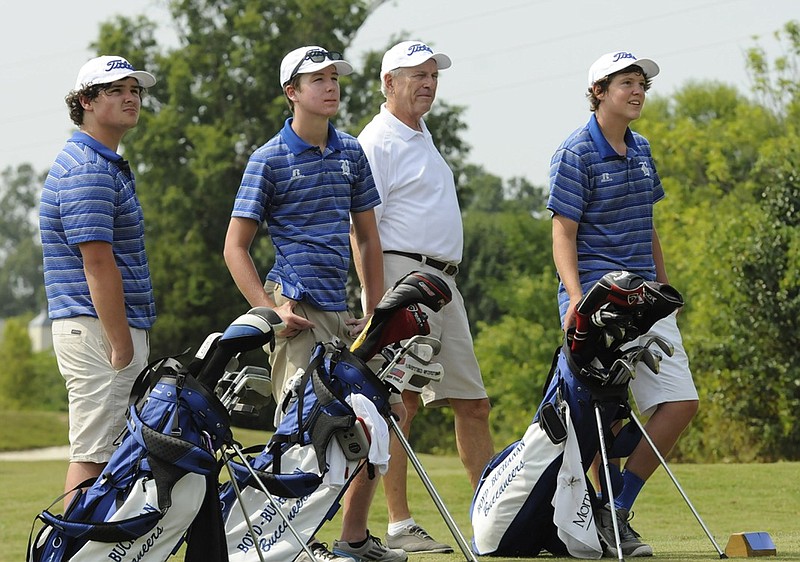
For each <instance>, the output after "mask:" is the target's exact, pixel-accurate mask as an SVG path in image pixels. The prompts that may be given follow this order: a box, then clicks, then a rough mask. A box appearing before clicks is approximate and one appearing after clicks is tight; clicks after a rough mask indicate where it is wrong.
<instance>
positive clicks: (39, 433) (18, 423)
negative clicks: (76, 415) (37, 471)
mask: <svg viewBox="0 0 800 562" xmlns="http://www.w3.org/2000/svg"><path fill="white" fill-rule="evenodd" d="M68 435H69V426H68V422H67V413H66V412H30V411H23V412H19V411H14V410H5V409H2V410H0V452H2V451H18V450H21V449H31V448H36V447H55V446H58V445H66V444H67V443H68V442H69V437H68Z"/></svg>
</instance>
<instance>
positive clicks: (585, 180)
mask: <svg viewBox="0 0 800 562" xmlns="http://www.w3.org/2000/svg"><path fill="white" fill-rule="evenodd" d="M588 194H589V174H588V172H587V170H586V166H585V165H584V162H583V160H582V159H581V158H580V157H579V156H578V155H577V154H575V153H574V152H573V151H571V150H569V149H566V148H561V149H559V150H558V151H556V153H555V154H554V155H553V158H552V159H551V161H550V196H549V198H548V200H547V208H548V209H549V210H550V211H551V212H552V213H553V214H557V215H562V216H564V217H566V218H568V219H570V220H573V221H575V222H580V220H581V217H582V216H583V210H584V208H585V206H586V201H587V199H588Z"/></svg>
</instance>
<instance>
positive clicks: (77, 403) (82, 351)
mask: <svg viewBox="0 0 800 562" xmlns="http://www.w3.org/2000/svg"><path fill="white" fill-rule="evenodd" d="M52 331H53V349H54V351H55V354H56V360H57V361H58V369H59V370H60V371H61V376H62V377H63V378H64V382H65V383H66V387H67V395H68V397H69V443H70V451H69V460H70V461H71V462H93V463H105V462H108V460H109V459H110V458H111V454H112V453H113V452H114V450H115V449H116V448H117V445H116V443H115V442H116V440H117V438H118V437H119V435H120V434H121V433H122V431H123V429H125V413H126V411H127V410H128V399H129V398H130V392H131V387H132V386H133V383H134V381H135V380H136V377H137V376H138V375H139V373H140V372H141V371H142V370H143V369H144V368H145V367H147V357H148V355H149V353H150V344H149V340H148V333H147V331H146V330H141V329H138V328H131V336H132V337H133V350H134V351H133V360H132V361H131V363H130V365H128V366H127V367H125V368H124V369H121V370H119V371H117V370H116V369H114V368H113V367H112V366H111V346H110V345H109V343H108V339H107V338H106V337H105V334H104V333H103V328H102V325H101V323H100V320H98V319H97V318H94V317H91V316H77V317H75V318H63V319H59V320H54V321H53V326H52Z"/></svg>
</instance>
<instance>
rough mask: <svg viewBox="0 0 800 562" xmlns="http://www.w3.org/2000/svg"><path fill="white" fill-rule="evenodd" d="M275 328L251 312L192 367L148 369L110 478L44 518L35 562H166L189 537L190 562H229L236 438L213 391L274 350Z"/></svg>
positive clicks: (32, 554) (259, 312) (32, 548)
mask: <svg viewBox="0 0 800 562" xmlns="http://www.w3.org/2000/svg"><path fill="white" fill-rule="evenodd" d="M277 323H280V318H279V317H277V315H275V314H274V312H273V311H271V310H270V309H263V308H256V309H252V310H251V311H250V312H248V313H247V314H245V315H242V316H240V317H239V318H237V319H236V320H235V321H234V322H233V323H232V324H231V325H230V326H229V327H228V328H227V329H226V330H225V332H224V333H222V334H219V333H216V334H212V336H210V337H209V338H208V339H207V340H206V342H205V343H204V345H203V346H202V347H201V349H200V350H199V351H198V353H197V354H196V356H195V358H194V359H193V360H192V361H191V363H190V364H189V365H188V366H186V367H184V366H183V365H182V364H181V363H180V362H179V361H178V360H177V359H176V358H166V359H162V360H159V361H156V362H154V363H153V364H151V365H150V366H148V368H147V369H145V370H144V371H143V372H142V374H141V375H140V376H139V377H138V379H137V381H136V383H135V384H134V387H133V391H132V394H131V401H130V402H131V404H130V408H129V410H128V412H127V429H126V431H125V432H124V433H123V435H122V438H121V442H120V445H119V447H118V448H117V449H116V451H115V452H114V453H113V455H112V456H111V459H110V460H109V462H108V464H107V465H106V467H105V468H104V470H103V473H102V474H101V475H100V476H99V477H98V478H97V479H96V480H94V481H93V482H92V481H87V482H84V483H83V484H81V485H80V486H79V487H78V488H76V490H74V492H75V494H74V496H73V498H72V500H71V502H70V504H69V506H68V507H67V509H66V510H65V513H64V514H63V515H54V514H53V513H51V512H50V511H49V509H50V508H52V505H51V506H50V508H48V509H46V510H44V511H43V512H42V513H40V514H39V515H38V516H37V518H38V519H39V520H41V521H42V522H43V523H44V526H43V527H42V529H41V530H40V531H39V533H38V535H37V537H36V539H35V540H34V541H33V542H32V544H29V548H28V553H27V554H28V555H27V560H31V561H39V560H41V561H47V562H58V561H65V560H72V561H77V560H82V561H83V560H85V561H89V562H96V561H98V560H111V561H115V562H123V561H134V560H135V561H137V562H140V561H159V560H166V559H167V558H168V557H169V556H170V554H172V553H173V551H174V550H176V549H177V547H178V545H180V543H181V542H182V541H183V539H184V536H185V535H187V533H188V540H187V542H188V545H187V553H186V558H185V559H186V560H187V561H188V560H223V559H225V556H226V552H225V547H224V534H223V532H222V519H221V513H220V510H219V504H218V501H217V488H218V481H217V477H218V474H219V463H218V462H217V459H216V453H217V451H219V450H220V448H221V447H222V446H223V445H224V444H225V443H228V442H230V441H231V432H230V421H229V416H228V412H227V410H226V409H225V407H224V406H223V405H222V404H221V403H220V401H219V400H218V398H217V397H216V396H215V395H214V393H213V388H214V385H215V384H216V380H217V379H218V378H219V377H221V376H222V374H223V372H224V368H225V365H227V363H228V361H229V360H230V359H231V358H232V357H233V356H234V355H235V354H237V353H239V352H242V351H246V350H249V349H254V348H256V347H259V346H262V345H265V344H266V343H268V342H270V341H271V340H272V334H273V329H272V324H277ZM210 389H211V390H210ZM63 497H64V496H62V497H61V498H58V499H56V502H58V501H60V500H61V499H62V498H63ZM56 502H54V504H55V503H56Z"/></svg>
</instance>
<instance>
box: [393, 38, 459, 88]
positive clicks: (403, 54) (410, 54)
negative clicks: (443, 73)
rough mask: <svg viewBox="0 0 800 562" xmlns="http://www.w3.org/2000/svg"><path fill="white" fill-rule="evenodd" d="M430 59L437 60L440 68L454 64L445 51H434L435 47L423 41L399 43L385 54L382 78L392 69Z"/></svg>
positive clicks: (414, 64) (418, 63) (415, 64)
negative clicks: (432, 47)
mask: <svg viewBox="0 0 800 562" xmlns="http://www.w3.org/2000/svg"><path fill="white" fill-rule="evenodd" d="M430 59H433V60H435V61H436V66H437V67H438V68H439V70H444V69H445V68H450V66H451V65H452V64H453V61H451V60H450V57H448V56H447V55H445V54H444V53H434V52H433V49H431V48H430V47H428V46H427V45H426V44H425V43H423V42H422V41H403V42H402V43H398V44H397V45H395V46H394V47H392V48H391V49H389V50H388V51H386V53H385V54H384V55H383V61H381V80H383V77H384V76H386V75H387V74H388V73H389V72H391V71H392V70H396V69H398V68H407V67H409V66H417V65H420V64H422V63H423V62H425V61H427V60H430Z"/></svg>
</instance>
